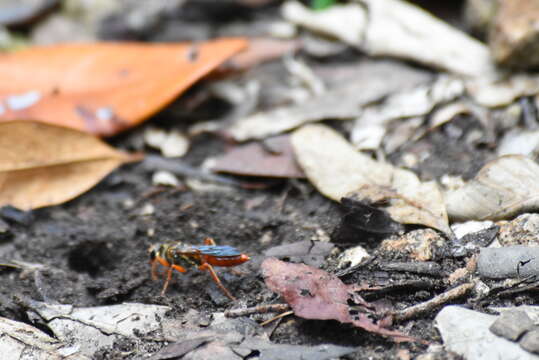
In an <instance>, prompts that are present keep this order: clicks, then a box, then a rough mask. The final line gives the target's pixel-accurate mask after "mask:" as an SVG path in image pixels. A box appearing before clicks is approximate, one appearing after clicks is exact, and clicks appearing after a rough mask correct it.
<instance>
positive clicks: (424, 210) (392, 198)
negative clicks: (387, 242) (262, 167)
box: [292, 125, 451, 234]
mask: <svg viewBox="0 0 539 360" xmlns="http://www.w3.org/2000/svg"><path fill="white" fill-rule="evenodd" d="M292 144H293V147H294V151H295V154H296V158H297V160H298V163H299V164H300V166H301V167H302V168H303V170H304V172H305V174H306V175H307V178H308V179H309V181H310V182H311V183H312V184H313V185H314V186H315V187H316V188H317V189H318V190H319V191H320V192H321V193H322V194H324V195H325V196H327V197H329V198H331V199H333V200H335V201H340V200H341V198H343V197H346V196H351V195H352V194H354V195H356V196H359V197H361V198H365V199H367V200H370V201H371V202H378V201H380V200H386V201H387V200H389V205H387V207H386V208H385V210H386V211H388V213H389V214H390V215H391V217H392V218H393V220H395V221H398V222H401V223H405V224H422V225H426V226H429V227H432V228H435V229H438V230H440V231H442V232H445V233H446V234H451V229H450V228H449V225H448V220H447V214H446V211H445V207H444V204H443V200H442V195H441V193H440V191H439V189H438V186H437V184H436V183H435V182H421V181H420V180H419V179H418V177H417V176H416V175H415V174H414V173H413V172H411V171H408V170H404V169H399V168H396V167H394V166H393V165H391V164H388V163H384V162H379V161H375V160H373V159H371V158H370V157H369V156H366V155H364V154H361V153H359V152H357V151H356V150H355V149H354V147H353V146H352V145H351V144H350V143H349V142H347V141H346V140H345V139H344V138H343V137H342V136H341V135H340V134H339V133H337V132H336V131H334V130H333V129H331V128H329V127H327V126H323V125H306V126H303V127H302V128H301V129H299V130H296V131H295V132H294V134H293V135H292Z"/></svg>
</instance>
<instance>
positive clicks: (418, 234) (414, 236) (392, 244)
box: [380, 229, 445, 261]
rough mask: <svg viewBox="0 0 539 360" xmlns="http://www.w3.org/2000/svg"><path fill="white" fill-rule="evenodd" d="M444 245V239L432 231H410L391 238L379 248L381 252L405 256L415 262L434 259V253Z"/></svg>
mask: <svg viewBox="0 0 539 360" xmlns="http://www.w3.org/2000/svg"><path fill="white" fill-rule="evenodd" d="M444 244H445V240H444V238H443V237H442V236H441V235H440V234H439V233H438V232H436V231H434V230H432V229H420V230H415V231H410V232H408V233H406V234H404V235H402V236H392V237H390V238H389V239H387V240H384V241H383V242H382V244H381V246H380V249H381V250H382V251H392V252H397V253H399V254H407V255H408V256H409V257H410V258H411V259H414V260H417V261H429V260H433V259H434V255H435V252H436V250H437V249H438V248H440V247H442V246H443V245H444Z"/></svg>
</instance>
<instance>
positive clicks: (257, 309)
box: [225, 304, 290, 318]
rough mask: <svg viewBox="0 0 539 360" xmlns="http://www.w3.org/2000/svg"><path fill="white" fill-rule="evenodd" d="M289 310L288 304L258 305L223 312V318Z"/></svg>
mask: <svg viewBox="0 0 539 360" xmlns="http://www.w3.org/2000/svg"><path fill="white" fill-rule="evenodd" d="M288 309H290V306H289V305H288V304H269V305H259V306H254V307H250V308H245V309H232V310H227V311H225V316H226V317H229V318H235V317H239V316H245V315H251V314H265V313H269V312H281V311H286V310H288Z"/></svg>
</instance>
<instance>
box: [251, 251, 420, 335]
mask: <svg viewBox="0 0 539 360" xmlns="http://www.w3.org/2000/svg"><path fill="white" fill-rule="evenodd" d="M262 274H263V276H264V280H265V282H266V285H267V286H268V288H270V289H271V290H272V291H275V292H277V293H279V294H280V295H281V296H282V297H283V298H284V299H285V301H286V302H287V303H288V304H289V305H290V306H291V307H292V309H293V310H294V313H295V314H296V315H297V316H300V317H302V318H304V319H318V320H338V321H340V322H341V323H351V324H353V325H354V326H356V327H360V328H362V329H365V330H367V331H369V332H373V333H376V334H380V335H386V336H391V337H393V339H394V340H395V341H397V342H400V341H415V339H413V338H411V337H409V336H406V335H405V334H402V333H400V332H398V331H393V330H389V329H385V328H383V327H381V326H380V325H378V324H375V323H374V322H373V320H372V319H370V318H369V317H368V316H367V312H369V311H370V312H371V313H372V314H374V315H380V314H375V313H374V310H372V309H370V308H368V307H367V306H369V304H367V303H365V301H363V300H362V299H361V298H360V297H359V296H357V295H355V294H354V293H353V287H350V286H348V285H345V284H344V283H343V282H342V281H341V280H340V279H339V278H338V277H336V276H334V275H331V274H329V273H327V272H326V271H324V270H320V269H316V268H313V267H310V266H307V265H304V264H292V263H287V262H284V261H280V260H277V259H275V258H268V259H266V260H264V262H263V263H262ZM352 298H353V299H354V300H355V301H356V302H359V303H360V304H362V305H364V306H366V307H365V309H366V310H367V311H366V312H365V313H359V314H358V315H354V316H353V317H352V315H350V309H349V306H348V300H350V299H352ZM373 308H374V307H373Z"/></svg>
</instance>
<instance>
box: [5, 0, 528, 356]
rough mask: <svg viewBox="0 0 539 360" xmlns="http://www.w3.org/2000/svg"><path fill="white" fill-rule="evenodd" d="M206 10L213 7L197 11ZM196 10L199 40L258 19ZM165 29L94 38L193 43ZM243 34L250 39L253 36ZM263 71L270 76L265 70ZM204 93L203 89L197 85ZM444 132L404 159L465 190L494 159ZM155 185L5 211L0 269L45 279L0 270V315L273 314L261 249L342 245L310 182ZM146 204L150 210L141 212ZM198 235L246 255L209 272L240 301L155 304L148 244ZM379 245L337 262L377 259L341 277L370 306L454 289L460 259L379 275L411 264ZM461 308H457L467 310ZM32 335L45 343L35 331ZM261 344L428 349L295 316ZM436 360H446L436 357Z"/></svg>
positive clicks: (208, 152) (373, 241)
mask: <svg viewBox="0 0 539 360" xmlns="http://www.w3.org/2000/svg"><path fill="white" fill-rule="evenodd" d="M195 3H196V2H195ZM200 3H203V4H205V3H211V2H207V1H206V2H204V1H202V2H200ZM227 3H228V2H227ZM423 3H426V2H422V4H423ZM201 6H202V5H201ZM207 8H210V6H209V5H207ZM197 11H198V12H197ZM200 11H201V10H200V8H197V7H195V8H194V9H190V12H189V13H188V14H187V15H185V16H188V17H189V18H188V19H184V20H185V21H184V24H187V25H186V28H189V27H192V28H193V27H194V28H196V29H198V27H196V26H202V25H201V24H204V26H206V27H205V29H206V32H207V34H210V35H212V34H215V35H223V34H226V32H227V30H226V26H225V25H226V24H225V23H223V22H219V21H217V20H216V18H221V20H222V18H223V17H226V18H227V19H228V20H230V19H233V20H236V21H237V22H238V23H240V24H242V26H243V27H244V28H245V29H249V21H252V22H253V23H254V22H255V20H257V19H259V18H260V16H258V15H257V16H255V15H253V14H254V12H253V11H252V10H246V9H245V8H244V7H242V11H241V12H232V14H228V13H227V14H223V13H221V12H219V11H217V12H218V16H217V14H215V13H213V12H212V13H203V15H202V14H201V13H200ZM258 11H259V12H258V13H257V14H263V16H262V17H264V16H268V17H275V16H276V14H277V11H278V8H277V7H276V6H268V7H267V8H262V9H261V10H260V9H259V10H258ZM225 15H226V16H225ZM116 20H118V19H116ZM207 24H211V26H207ZM166 25H167V24H166V23H165V24H163V26H162V27H161V29H160V30H159V31H157V30H156V31H153V32H152V34H153V36H143V35H141V34H131V33H129V34H127V35H126V33H125V32H122V29H116V30H117V33H113V31H112V30H110V29H109V30H107V29H106V28H104V29H103V32H104V33H106V34H108V38H122V39H123V38H126V37H127V38H129V39H133V38H135V39H140V38H142V39H150V40H154V38H159V37H160V36H161V38H166V39H167V40H175V41H177V40H193V36H191V35H189V36H188V37H189V39H181V36H180V35H181V34H192V33H193V31H191V32H190V33H189V32H182V31H179V30H178V29H176V31H175V32H174V33H175V34H180V35H178V36H176V37H175V38H173V39H170V38H168V37H167V36H165V34H167V33H166V29H167V26H166ZM212 26H213V27H212ZM253 29H254V28H253ZM154 30H155V29H154ZM218 30H219V31H218ZM229 30H230V29H229ZM252 32H255V33H256V31H255V30H252ZM186 36H187V35H186ZM105 37H107V36H105ZM178 37H180V38H178ZM195 40H197V39H195ZM352 53H353V55H354V56H356V57H357V56H358V54H356V53H354V52H352ZM346 54H347V53H345V56H344V59H342V58H338V59H328V65H327V66H330V67H335V66H337V65H336V63H335V62H338V61H343V60H344V61H346V60H347V59H346V58H347V56H346ZM313 61H314V60H313ZM331 61H335V62H334V63H331ZM317 65H320V66H323V65H324V64H320V63H318V64H317ZM266 69H270V70H269V71H273V70H271V69H272V68H271V67H270V66H268V67H267V68H266ZM256 71H258V70H256V69H255V70H252V71H251V76H258V75H256V74H257V73H256ZM270 74H272V75H271V76H273V81H277V80H275V79H279V78H280V77H281V76H282V74H281V73H279V72H275V73H271V72H270ZM271 76H270V77H271ZM200 88H202V89H204V85H202V86H200ZM262 91H264V90H262ZM191 93H193V92H191ZM187 98H188V99H189V95H188V96H187ZM183 101H184V100H183V99H182V100H181V101H180V102H183ZM264 101H265V99H262V100H261V104H262V106H264V105H266V106H267V107H271V106H272V105H273V104H272V103H271V101H268V103H264ZM187 102H188V101H185V103H187ZM268 104H269V105H268ZM181 108H182V107H181V106H180V109H181ZM227 110H229V109H227V107H226V106H225V105H223V104H222V103H220V102H218V101H217V102H216V101H213V102H212V101H209V102H206V103H204V104H202V105H201V106H199V108H198V109H197V111H198V112H193V111H183V112H182V111H179V112H175V113H174V114H172V112H170V109H169V110H168V112H167V111H165V112H164V113H162V114H160V115H158V116H156V117H155V118H154V119H152V120H151V122H153V124H159V125H160V126H165V127H171V126H176V125H172V124H178V122H179V121H183V120H185V121H184V123H183V122H182V124H184V125H185V124H188V123H190V122H192V121H195V120H200V119H208V118H212V116H213V115H214V114H215V113H220V112H223V111H227ZM182 117H185V119H183V118H182ZM179 118H180V119H179ZM467 120H469V119H467ZM470 124H472V125H470ZM473 124H474V123H473V122H471V121H466V120H463V121H455V122H452V124H450V125H448V126H453V127H454V126H456V127H459V126H460V127H462V128H461V130H462V132H464V133H466V131H468V129H469V127H470V126H474V125H473ZM182 126H183V125H182ZM449 133H451V131H449V132H448V129H447V126H442V127H440V128H438V129H436V130H435V131H433V132H432V133H430V134H428V136H425V137H423V138H422V139H420V140H418V141H417V142H415V143H413V144H409V145H407V146H406V148H405V149H403V151H404V150H406V152H411V153H413V152H414V151H417V152H420V151H425V149H427V150H428V151H429V153H430V154H431V156H430V157H429V158H428V159H427V160H425V161H424V162H423V163H420V164H418V168H417V169H413V170H415V171H417V173H418V174H419V175H420V176H421V177H422V179H437V178H439V177H440V176H442V175H444V174H447V173H449V174H452V175H463V176H464V177H465V178H470V177H472V176H473V175H474V173H475V172H476V171H477V170H478V169H479V168H480V167H481V166H482V165H483V164H484V163H485V162H486V161H487V160H489V159H490V158H491V157H492V152H491V151H490V150H489V148H488V146H486V145H485V144H484V143H482V144H469V143H467V142H466V140H465V138H464V137H460V138H451V136H450V134H449ZM453 133H454V132H453ZM111 142H112V143H113V144H114V145H115V146H117V147H120V148H125V149H133V148H135V149H138V150H140V149H141V148H142V147H141V145H140V144H141V143H142V133H141V131H139V130H135V131H134V132H132V133H129V134H125V135H122V136H119V137H118V138H115V139H111ZM225 146H226V141H225V140H224V139H221V138H218V137H216V136H210V135H204V136H198V137H197V138H195V139H193V144H192V149H191V150H190V152H189V153H188V155H187V156H186V157H185V158H184V159H182V160H181V161H183V162H184V163H186V164H189V165H191V166H193V167H195V168H196V167H198V166H199V165H200V164H201V163H202V162H203V161H204V160H205V159H206V158H207V157H209V156H213V155H216V154H220V153H222V151H223V149H224V147H225ZM145 150H146V151H148V150H147V149H145ZM400 155H401V153H396V154H391V156H389V160H390V161H392V162H393V163H395V164H397V165H401V164H400V163H399V161H400ZM151 175H152V173H151V172H150V171H148V170H145V167H144V166H143V165H141V164H130V165H126V166H124V167H122V168H121V169H119V170H116V171H115V172H113V173H112V174H111V175H110V176H108V177H107V178H106V179H104V180H103V181H102V182H101V183H100V184H99V185H98V186H96V187H95V188H93V189H92V190H91V191H89V192H88V193H86V194H84V195H82V196H80V197H79V198H77V199H75V200H73V201H71V202H69V203H67V204H65V205H61V206H54V207H50V208H45V209H40V210H36V211H33V212H31V213H26V214H24V213H23V214H21V213H18V212H16V211H15V210H9V209H4V210H2V212H1V213H0V219H4V220H5V221H6V222H7V223H8V225H9V233H10V236H4V237H2V238H0V241H3V242H1V243H0V259H1V261H0V262H1V263H10V262H12V261H13V260H19V261H24V262H26V263H31V264H34V265H36V266H37V265H40V266H41V267H39V268H38V270H37V271H36V270H35V271H28V270H21V269H18V268H12V267H0V284H1V287H2V292H1V293H0V316H4V317H8V318H10V319H14V320H19V321H24V322H28V323H31V324H33V325H35V324H34V323H33V322H32V319H29V317H28V315H27V313H26V311H25V305H24V304H25V303H27V300H28V299H33V300H39V301H45V302H47V303H61V304H71V305H73V306H77V307H84V306H97V305H108V304H119V303H123V302H141V303H145V304H163V305H168V306H170V307H171V308H172V309H173V310H172V311H171V312H170V313H169V317H170V319H182V318H183V317H184V315H185V314H186V313H187V312H188V311H189V310H192V309H195V310H197V311H198V312H200V314H201V316H202V317H204V316H207V317H210V316H211V314H212V313H214V312H217V311H224V310H226V309H231V308H235V307H238V305H242V306H256V305H261V304H270V303H276V302H281V301H280V300H279V298H278V296H277V295H276V294H273V293H272V292H271V291H270V290H268V289H267V288H266V286H265V284H264V281H263V279H262V277H261V275H260V264H261V262H262V261H263V260H264V255H263V253H264V251H265V250H267V249H269V248H271V247H274V246H277V245H282V244H290V243H293V242H297V241H301V240H328V239H329V240H339V239H336V238H334V236H336V234H338V232H337V228H338V226H339V223H340V221H341V219H342V217H343V215H344V210H343V209H341V208H340V206H339V205H338V204H336V203H334V202H332V201H331V200H329V199H326V198H324V197H323V196H321V195H320V194H319V193H318V192H317V191H316V190H315V189H314V188H313V187H312V186H311V185H310V184H309V183H308V182H307V181H302V180H299V181H298V180H271V181H270V180H267V179H245V178H242V179H238V178H234V179H236V180H239V181H238V183H239V182H240V181H241V182H248V183H251V185H252V187H253V189H244V188H241V187H238V186H230V185H222V184H217V185H216V184H211V183H207V182H202V185H200V186H198V187H197V189H193V188H189V187H187V186H182V187H178V188H159V187H155V186H153V185H152V182H151ZM231 178H232V177H231ZM256 187H259V189H256ZM150 205H151V207H152V209H153V211H148V206H150ZM148 212H149V213H148ZM409 229H410V228H407V230H409ZM205 237H213V238H214V239H215V240H216V242H217V243H218V244H223V245H232V246H235V247H237V248H238V249H240V250H241V251H242V252H244V253H246V254H248V255H249V256H250V257H251V261H249V262H247V263H245V264H243V265H241V266H239V267H237V268H235V269H237V270H238V271H239V272H240V273H241V274H236V273H234V272H230V271H226V270H219V274H220V277H221V278H222V280H223V283H224V284H225V285H226V287H227V288H228V289H229V290H230V292H231V293H233V294H234V295H235V296H236V297H237V298H238V304H235V303H233V302H231V301H230V300H229V299H228V298H227V297H225V296H224V295H223V294H222V292H221V291H220V290H219V288H218V287H217V286H216V285H215V284H214V283H213V282H212V280H211V278H210V276H209V275H208V274H206V273H203V272H200V271H196V270H194V271H191V272H188V273H186V274H179V273H175V274H174V277H173V280H172V281H171V283H170V286H169V288H168V291H167V294H166V296H160V292H161V288H162V285H163V281H162V280H159V281H152V280H151V277H150V265H149V256H148V255H149V254H148V248H149V247H150V246H151V245H152V244H156V243H167V242H176V241H181V242H185V243H188V244H201V243H202V241H203V239H204V238H205ZM384 237H385V236H384V235H379V234H378V235H376V234H368V233H364V232H359V231H358V232H357V233H356V234H353V237H352V239H347V242H345V243H343V242H342V241H340V242H339V243H338V249H339V250H342V249H345V248H347V247H350V246H352V245H354V244H361V245H363V246H365V247H366V248H367V249H369V251H371V252H372V253H374V254H376V256H377V258H376V261H375V262H373V263H370V264H369V265H368V266H365V267H363V268H360V269H357V271H354V272H351V273H349V274H346V275H343V276H342V280H343V281H344V282H345V283H348V284H350V283H360V282H362V281H367V282H369V283H372V284H391V285H394V286H393V288H391V289H390V290H388V291H386V292H384V293H378V294H376V293H372V294H363V295H364V297H365V299H366V300H367V301H379V300H386V301H389V302H390V303H391V304H392V305H393V306H394V307H395V308H396V309H402V308H405V307H407V306H410V305H414V304H417V303H419V302H422V301H425V300H428V299H430V298H432V297H433V296H435V295H437V294H439V293H441V292H443V291H445V290H447V289H448V288H449V287H450V285H449V284H448V283H447V281H446V276H447V274H449V273H450V272H451V271H453V270H455V269H457V268H459V267H462V266H464V261H463V259H455V258H451V257H444V256H443V255H444V254H441V255H440V256H439V257H438V258H437V259H436V260H437V261H438V262H439V263H440V265H441V266H442V272H441V274H440V275H437V276H429V275H413V274H408V273H396V272H388V271H383V270H381V268H380V266H379V264H381V263H384V262H385V261H394V260H401V261H402V260H404V261H406V260H407V259H406V258H401V259H397V257H396V256H395V254H384V253H382V252H379V251H377V246H378V244H379V242H380V241H381V240H383V239H384ZM446 255H447V254H446ZM322 267H323V268H325V269H327V270H328V271H330V272H332V273H335V272H337V270H338V269H337V268H336V254H332V255H331V256H329V257H328V258H327V259H326V261H325V263H324V264H323V265H322ZM492 301H497V300H496V299H492ZM462 302H467V300H466V299H463V300H462ZM518 302H519V303H528V302H533V299H532V298H530V297H528V296H526V295H521V296H520V298H519V300H518ZM470 305H473V304H470ZM434 316H435V313H432V314H427V315H425V316H423V317H422V318H419V319H415V320H410V321H405V322H402V323H398V324H395V325H394V327H393V328H394V329H395V330H399V331H402V332H404V333H406V334H408V335H410V336H413V337H416V338H419V339H424V340H427V341H428V342H430V343H434V344H436V343H438V344H439V343H440V336H439V334H438V332H437V330H436V329H435V327H434V324H433V318H434ZM42 328H43V330H44V331H47V329H46V328H45V327H42ZM271 340H272V341H274V342H276V343H284V344H300V345H317V344H326V343H331V344H338V345H346V346H356V347H358V349H359V351H358V352H357V353H356V354H354V355H352V356H350V357H349V358H351V359H389V358H396V357H397V352H398V351H400V350H402V349H407V350H409V352H410V354H411V356H412V357H414V356H416V355H418V354H421V353H423V352H425V351H426V349H427V345H425V344H420V343H402V344H396V343H395V342H393V341H392V340H391V339H387V338H384V337H381V336H379V335H375V334H370V333H367V332H366V331H364V330H361V329H358V328H354V327H352V326H350V325H345V324H340V323H338V322H336V321H315V320H304V319H301V318H298V317H294V316H289V317H287V318H285V319H284V320H283V321H282V322H281V323H280V324H279V326H277V327H276V328H275V330H274V331H273V333H272V335H271ZM164 345H165V344H164V343H161V342H158V341H151V340H148V341H141V342H138V341H135V340H128V339H126V340H122V341H119V342H118V343H116V344H115V346H114V347H112V348H104V349H100V350H99V351H98V352H97V353H96V355H95V358H97V359H124V358H125V359H128V358H133V357H134V353H133V352H132V350H133V349H136V350H137V351H138V355H144V354H149V353H153V352H156V351H158V350H159V349H161V348H162V347H163V346H164ZM438 358H439V359H442V358H447V359H454V358H455V357H454V356H452V355H451V354H446V353H442V354H441V355H440V356H439V357H438Z"/></svg>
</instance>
